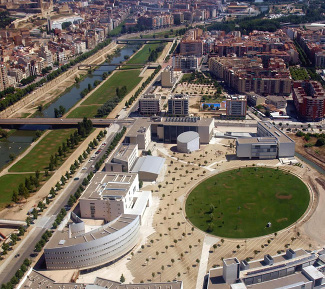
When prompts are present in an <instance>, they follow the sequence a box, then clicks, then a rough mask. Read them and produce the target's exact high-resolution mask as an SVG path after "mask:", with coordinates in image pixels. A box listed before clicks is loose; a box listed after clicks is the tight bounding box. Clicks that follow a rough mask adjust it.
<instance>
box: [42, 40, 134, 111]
mask: <svg viewBox="0 0 325 289" xmlns="http://www.w3.org/2000/svg"><path fill="white" fill-rule="evenodd" d="M135 49H136V46H135V45H127V46H125V47H124V48H122V49H121V51H120V53H119V54H118V55H116V56H114V57H113V58H112V60H111V63H120V62H121V61H124V60H125V59H124V56H126V55H128V56H131V55H133V53H134V50H135ZM114 69H115V67H114V66H103V65H100V66H99V67H98V68H97V69H96V70H94V71H93V73H92V74H90V75H88V76H86V77H85V78H84V79H83V80H82V81H81V82H80V83H78V84H76V85H73V87H72V88H71V89H70V90H68V91H67V92H66V93H65V94H63V95H62V96H61V97H60V98H58V99H56V100H55V101H54V102H53V103H51V104H50V105H49V106H48V107H47V108H46V109H44V110H43V112H42V115H40V116H39V117H54V109H55V108H59V106H60V105H62V106H63V107H65V111H66V112H67V111H68V110H69V109H70V108H71V107H73V106H74V105H75V104H76V103H77V102H78V101H80V100H81V96H80V93H81V92H82V91H83V90H84V89H85V88H87V87H88V84H91V85H92V86H93V84H94V81H95V80H102V74H103V73H104V72H111V71H113V70H114Z"/></svg>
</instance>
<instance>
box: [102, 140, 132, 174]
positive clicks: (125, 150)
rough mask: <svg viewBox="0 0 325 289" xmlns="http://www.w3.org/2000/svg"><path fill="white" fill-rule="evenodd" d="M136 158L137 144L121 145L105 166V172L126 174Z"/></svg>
mask: <svg viewBox="0 0 325 289" xmlns="http://www.w3.org/2000/svg"><path fill="white" fill-rule="evenodd" d="M137 158H138V145H137V144H121V145H119V147H118V148H117V150H116V152H115V154H114V155H113V157H112V159H111V161H110V162H107V163H106V164H105V170H106V172H128V171H130V170H131V168H132V166H133V165H134V163H135V161H136V160H137Z"/></svg>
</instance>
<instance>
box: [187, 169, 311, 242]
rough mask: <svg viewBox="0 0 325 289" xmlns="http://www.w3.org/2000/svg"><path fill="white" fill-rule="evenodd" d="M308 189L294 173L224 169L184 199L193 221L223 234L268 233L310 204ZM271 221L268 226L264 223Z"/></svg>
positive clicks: (227, 236)
mask: <svg viewBox="0 0 325 289" xmlns="http://www.w3.org/2000/svg"><path fill="white" fill-rule="evenodd" d="M309 199H310V196H309V191H308V188H307V187H306V185H305V184H304V183H303V182H302V181H301V180H300V179H299V178H297V177H295V176H294V175H292V174H289V173H287V172H283V171H281V170H276V169H270V168H260V167H253V168H241V169H237V170H232V171H227V172H223V173H220V174H217V175H215V176H212V177H210V178H209V179H207V180H205V181H203V182H202V183H201V184H199V185H198V186H197V187H196V188H195V189H193V190H192V192H191V193H190V194H189V196H188V198H187V200H186V207H185V209H186V215H187V217H188V218H189V220H190V221H191V222H192V224H193V225H195V226H196V227H198V228H199V229H201V230H203V231H205V232H209V233H210V234H213V235H216V236H220V237H226V238H252V237H257V236H263V235H267V234H270V233H273V232H276V231H279V230H281V229H283V228H285V227H288V226H289V225H291V224H292V223H294V222H295V221H297V220H298V219H299V218H300V217H301V216H302V215H303V214H304V212H305V211H306V209H307V207H308V204H309ZM268 222H271V224H272V225H271V227H269V228H267V227H266V225H267V223H268Z"/></svg>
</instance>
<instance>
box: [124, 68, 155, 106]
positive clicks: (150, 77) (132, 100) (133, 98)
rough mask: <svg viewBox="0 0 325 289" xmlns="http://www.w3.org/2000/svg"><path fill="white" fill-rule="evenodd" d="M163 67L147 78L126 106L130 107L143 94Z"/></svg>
mask: <svg viewBox="0 0 325 289" xmlns="http://www.w3.org/2000/svg"><path fill="white" fill-rule="evenodd" d="M160 69H161V66H160V65H159V66H158V67H157V68H156V69H155V70H154V72H153V73H152V74H151V75H150V76H149V77H148V78H147V80H146V81H145V82H143V83H142V86H141V87H139V88H138V90H137V91H136V92H135V94H134V95H133V96H132V97H130V99H129V100H128V101H126V102H125V106H126V107H129V106H130V105H131V104H132V103H133V102H134V101H135V100H136V99H137V97H138V96H139V95H140V94H141V92H142V91H143V90H144V89H145V87H146V86H147V85H148V84H149V83H150V81H152V80H153V78H154V77H155V76H156V75H157V73H158V72H159V71H160Z"/></svg>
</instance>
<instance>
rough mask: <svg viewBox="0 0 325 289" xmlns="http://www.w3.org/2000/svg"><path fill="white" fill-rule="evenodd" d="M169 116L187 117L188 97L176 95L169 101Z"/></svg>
mask: <svg viewBox="0 0 325 289" xmlns="http://www.w3.org/2000/svg"><path fill="white" fill-rule="evenodd" d="M167 113H168V115H170V116H187V115H188V113H189V110H188V96H187V95H183V94H175V95H173V96H172V97H171V98H170V99H168V112H167Z"/></svg>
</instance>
